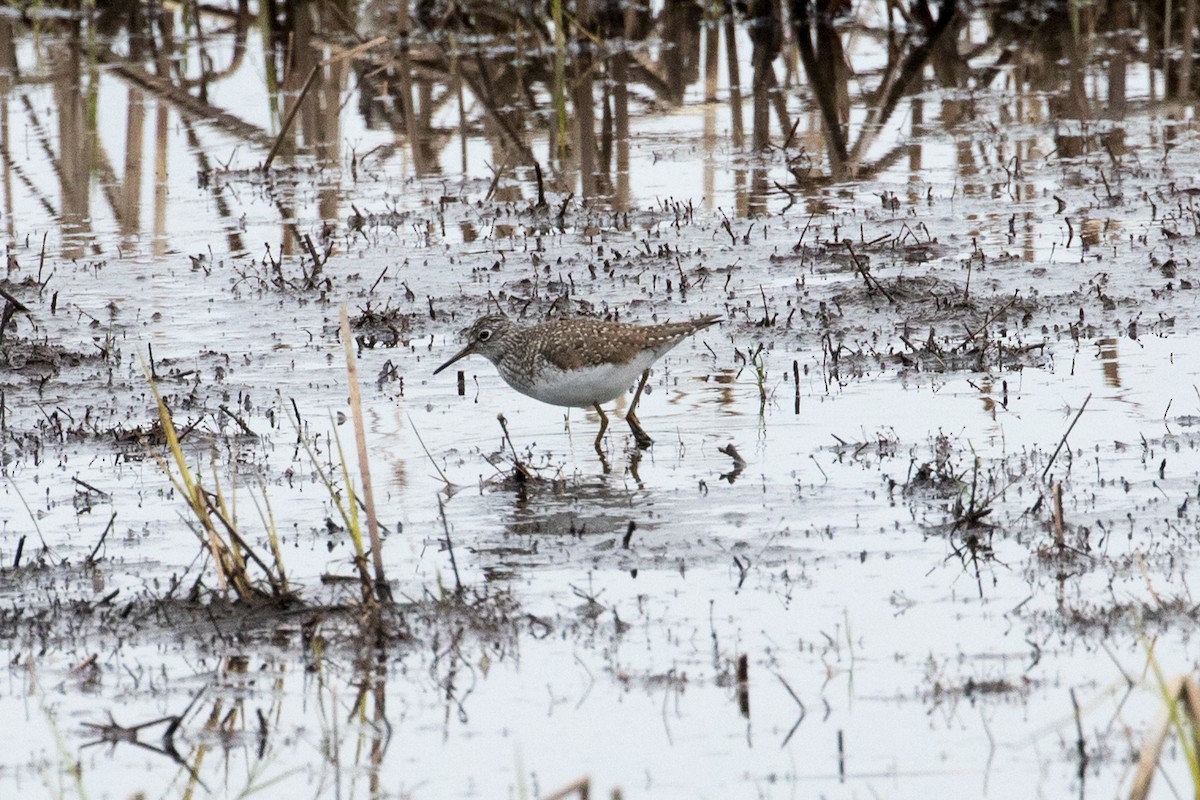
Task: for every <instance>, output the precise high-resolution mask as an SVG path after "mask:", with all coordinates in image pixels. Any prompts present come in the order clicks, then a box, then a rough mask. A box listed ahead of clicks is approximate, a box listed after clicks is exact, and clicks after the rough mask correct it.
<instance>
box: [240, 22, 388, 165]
mask: <svg viewBox="0 0 1200 800" xmlns="http://www.w3.org/2000/svg"><path fill="white" fill-rule="evenodd" d="M386 41H388V38H387V37H386V36H376V37H375V38H374V39H372V40H371V41H369V42H363V43H362V44H360V45H358V46H357V47H352V48H350V49H349V50H347V51H346V52H344V53H338V54H337V55H336V56H330V57H329V58H326V59H324V60H322V61H319V62H318V63H317V65H316V66H314V67H313V68H312V70H311V71H310V72H309V73H308V77H307V78H306V79H305V80H304V86H303V87H301V89H300V94H299V95H297V97H296V102H295V103H292V107H291V108H289V109H288V113H287V116H286V117H284V118H283V125H281V126H280V128H279V135H278V136H276V137H275V144H273V145H271V152H270V153H267V160H266V161H264V162H263V165H262V171H263V172H266V171H267V170H269V169H270V168H271V162H272V161H274V160H275V156H276V155H278V154H279V148H280V147H282V146H283V137H285V136H287V132H288V130H290V129H291V127H292V122H293V121H294V120H295V119H296V114H297V113H299V111H300V104H301V103H303V102H304V98H305V96H306V95H307V94H308V90H309V89H311V88H312V85H313V82H314V81H316V79H317V75H318V74H319V73H320V71H321V70H322V69H324V68H325V67H327V66H329V65H330V64H336V63H337V62H338V61H345V60H346V59H348V58H357V57H358V56H360V55H362V54H363V53H365V52H366V51H368V50H370V49H371V48H373V47H378V46H379V45H381V44H383V43H384V42H386Z"/></svg>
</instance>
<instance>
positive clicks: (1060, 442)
mask: <svg viewBox="0 0 1200 800" xmlns="http://www.w3.org/2000/svg"><path fill="white" fill-rule="evenodd" d="M1091 399H1092V394H1091V392H1088V396H1087V397H1086V398H1084V401H1083V405H1081V406H1080V407H1079V413H1078V414H1076V415H1075V419H1073V420H1071V424H1070V425H1069V426H1068V427H1067V432H1066V433H1064V434H1063V435H1062V438H1061V439H1059V440H1058V447H1056V448H1054V455H1052V456H1050V463H1049V464H1047V465H1046V468H1045V469H1044V470H1042V480H1046V475H1047V474H1049V472H1050V468H1051V467H1053V466H1054V459H1056V458H1058V453H1059V451H1060V450H1062V449H1063V445H1064V444H1066V443H1067V437H1068V436H1070V435H1071V431H1073V430H1075V423H1076V422H1079V418H1080V417H1082V416H1083V410H1084V409H1085V408H1087V404H1088V401H1089V400H1091Z"/></svg>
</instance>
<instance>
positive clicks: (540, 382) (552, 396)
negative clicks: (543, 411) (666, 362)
mask: <svg viewBox="0 0 1200 800" xmlns="http://www.w3.org/2000/svg"><path fill="white" fill-rule="evenodd" d="M653 360H654V359H653V358H651V359H649V361H650V362H651V363H653ZM643 361H644V359H640V358H639V359H635V360H634V361H632V362H630V363H628V364H602V365H599V366H589V367H581V368H579V369H573V370H561V369H558V368H557V367H553V366H550V365H546V366H544V367H543V368H542V370H541V372H540V373H539V374H538V376H537V379H536V380H535V381H533V382H531V383H529V384H526V385H520V384H518V383H512V382H510V385H511V386H512V387H513V388H514V389H516V390H517V391H519V392H521V393H522V394H525V395H528V396H530V397H532V398H534V399H535V400H540V401H542V402H543V403H550V404H552V405H556V406H577V407H583V408H588V407H590V406H591V405H592V404H593V403H607V402H608V401H609V400H612V399H614V398H616V397H618V396H620V395H622V394H624V393H625V391H626V390H627V389H628V388H629V387H630V385H631V384H633V383H634V381H636V380H637V379H638V377H639V376H640V375H641V374H642V371H643V370H644V369H645V368H646V366H648V364H645V363H643ZM506 379H507V378H506Z"/></svg>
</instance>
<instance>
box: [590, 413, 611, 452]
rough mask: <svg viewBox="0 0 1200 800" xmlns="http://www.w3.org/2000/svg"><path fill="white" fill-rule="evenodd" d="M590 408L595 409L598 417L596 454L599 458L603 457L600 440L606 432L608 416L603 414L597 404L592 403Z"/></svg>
mask: <svg viewBox="0 0 1200 800" xmlns="http://www.w3.org/2000/svg"><path fill="white" fill-rule="evenodd" d="M592 408H594V409H596V413H597V414H599V415H600V430H599V431H597V432H596V452H597V453H599V454H600V457H601V458H603V457H604V451H603V450H601V449H600V440H601V439H603V438H604V432H605V431H606V430H608V415H607V414H605V413H604V409H603V408H601V407H600V404H599V403H592Z"/></svg>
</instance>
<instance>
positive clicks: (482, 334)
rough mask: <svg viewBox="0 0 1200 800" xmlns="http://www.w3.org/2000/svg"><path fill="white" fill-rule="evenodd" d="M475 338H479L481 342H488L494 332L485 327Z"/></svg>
mask: <svg viewBox="0 0 1200 800" xmlns="http://www.w3.org/2000/svg"><path fill="white" fill-rule="evenodd" d="M475 338H477V339H479V341H481V342H486V341H487V340H488V339H490V338H492V332H491V331H490V330H488V329H487V328H484V329H483V330H481V331H480V332H479V335H478V336H477V337H475Z"/></svg>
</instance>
